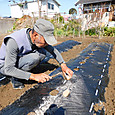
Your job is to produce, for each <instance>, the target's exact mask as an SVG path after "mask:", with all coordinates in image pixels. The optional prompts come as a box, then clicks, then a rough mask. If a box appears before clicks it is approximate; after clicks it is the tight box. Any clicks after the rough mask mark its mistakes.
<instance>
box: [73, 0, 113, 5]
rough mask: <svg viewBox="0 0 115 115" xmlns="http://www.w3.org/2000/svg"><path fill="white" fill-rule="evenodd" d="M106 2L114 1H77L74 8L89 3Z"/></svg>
mask: <svg viewBox="0 0 115 115" xmlns="http://www.w3.org/2000/svg"><path fill="white" fill-rule="evenodd" d="M106 1H114V0H79V1H78V2H76V3H75V6H77V5H78V4H89V3H97V2H106Z"/></svg>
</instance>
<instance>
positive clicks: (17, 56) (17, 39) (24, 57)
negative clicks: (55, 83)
mask: <svg viewBox="0 0 115 115" xmlns="http://www.w3.org/2000/svg"><path fill="white" fill-rule="evenodd" d="M53 32H54V26H53V24H52V23H51V22H49V21H47V20H44V19H38V20H37V21H36V23H35V25H34V27H33V29H30V28H28V29H21V30H19V31H16V32H14V33H12V34H10V35H8V36H6V37H5V38H4V41H3V43H2V46H1V48H0V72H1V73H2V74H3V75H6V76H12V79H11V83H12V85H13V87H14V88H15V89H22V88H23V87H24V84H23V83H22V82H20V79H25V80H35V81H37V82H41V83H44V82H46V81H48V80H49V79H50V78H51V77H50V76H49V75H47V74H45V73H39V74H34V73H31V72H30V71H31V70H32V69H33V68H35V67H36V66H37V65H39V64H40V62H41V61H42V60H43V59H44V58H45V50H47V51H48V52H50V53H51V54H52V55H53V56H54V58H55V59H56V60H57V61H58V62H59V64H60V66H61V68H62V72H63V73H64V74H66V73H67V74H68V75H69V77H70V78H71V77H72V75H73V71H72V70H71V69H69V68H68V67H67V66H66V64H65V62H64V60H63V58H62V56H61V54H60V53H59V52H58V50H57V49H55V48H54V47H53V46H51V45H54V44H56V43H57V41H56V39H55V38H54V35H53ZM38 69H39V68H38Z"/></svg>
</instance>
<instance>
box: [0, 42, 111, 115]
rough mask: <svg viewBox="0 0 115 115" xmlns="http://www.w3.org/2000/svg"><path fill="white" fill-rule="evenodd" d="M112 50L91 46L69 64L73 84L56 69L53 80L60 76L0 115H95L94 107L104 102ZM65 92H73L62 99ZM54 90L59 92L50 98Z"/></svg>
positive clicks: (106, 45)
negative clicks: (30, 113) (29, 114)
mask: <svg viewBox="0 0 115 115" xmlns="http://www.w3.org/2000/svg"><path fill="white" fill-rule="evenodd" d="M111 50H112V45H111V44H107V43H92V44H90V45H89V46H88V47H87V48H86V49H85V50H83V51H82V52H81V53H80V56H79V57H76V58H75V59H72V60H70V61H69V62H67V65H68V67H69V68H71V69H72V70H73V71H74V75H73V77H72V79H71V80H69V81H66V80H65V79H63V76H62V73H61V68H57V69H56V70H55V71H53V72H52V73H51V74H50V76H52V75H55V74H58V73H59V72H60V74H58V75H57V76H56V77H53V78H52V79H51V80H50V81H48V82H46V83H44V84H38V85H36V86H34V87H33V88H31V89H30V90H28V91H27V92H25V94H24V95H22V96H21V97H20V99H18V100H17V101H15V102H14V103H13V104H11V105H9V106H8V107H6V108H5V109H3V110H2V111H1V112H0V114H2V115H8V114H10V115H20V114H28V113H29V112H33V113H36V114H37V115H43V114H44V113H46V114H51V115H53V114H54V115H63V114H66V115H74V114H80V115H90V114H91V115H92V114H93V113H95V111H94V110H93V105H94V104H95V103H97V102H100V101H104V97H103V94H104V90H105V87H106V86H107V83H108V67H109V61H110V52H111ZM66 89H69V90H70V95H69V96H68V97H64V96H63V92H64V91H65V90H66ZM52 90H57V91H59V92H58V93H57V95H55V96H53V95H50V92H51V91H52ZM98 112H99V111H98Z"/></svg>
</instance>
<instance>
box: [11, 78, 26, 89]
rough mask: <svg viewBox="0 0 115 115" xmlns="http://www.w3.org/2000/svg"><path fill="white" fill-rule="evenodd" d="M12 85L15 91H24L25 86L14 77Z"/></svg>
mask: <svg viewBox="0 0 115 115" xmlns="http://www.w3.org/2000/svg"><path fill="white" fill-rule="evenodd" d="M11 83H12V86H13V88H14V89H22V88H24V87H25V86H24V84H23V83H21V82H20V81H19V79H17V78H14V77H12V78H11Z"/></svg>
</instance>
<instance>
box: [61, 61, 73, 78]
mask: <svg viewBox="0 0 115 115" xmlns="http://www.w3.org/2000/svg"><path fill="white" fill-rule="evenodd" d="M61 69H62V72H63V74H64V76H65V77H66V79H67V80H70V79H71V78H72V76H73V71H72V70H71V69H70V68H68V67H67V66H66V64H65V63H62V64H61Z"/></svg>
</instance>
